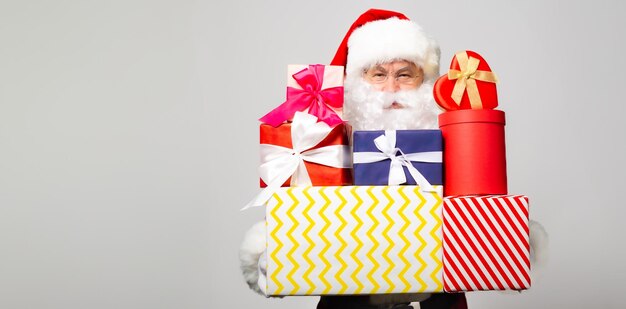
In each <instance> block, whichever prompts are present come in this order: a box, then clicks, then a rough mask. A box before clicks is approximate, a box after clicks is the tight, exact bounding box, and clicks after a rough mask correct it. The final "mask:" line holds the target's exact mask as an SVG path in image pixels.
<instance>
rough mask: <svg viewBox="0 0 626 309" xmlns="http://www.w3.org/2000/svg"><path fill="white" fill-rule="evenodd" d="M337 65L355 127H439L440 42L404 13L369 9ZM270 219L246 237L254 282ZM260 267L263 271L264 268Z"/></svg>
mask: <svg viewBox="0 0 626 309" xmlns="http://www.w3.org/2000/svg"><path fill="white" fill-rule="evenodd" d="M331 64H333V65H342V66H345V69H346V70H345V73H346V75H345V84H344V86H345V102H344V119H345V120H346V121H347V122H348V123H349V124H350V125H351V126H352V128H353V129H354V130H382V129H398V130H400V129H401V130H404V129H437V128H438V125H437V116H438V114H439V113H440V109H439V107H438V105H437V104H436V103H435V101H434V99H433V94H432V89H433V84H434V82H435V80H436V79H437V78H438V77H439V46H438V44H437V43H436V42H435V41H434V40H433V39H432V38H430V37H429V36H428V35H426V33H425V32H424V31H423V30H422V28H421V27H420V26H419V25H418V24H416V23H415V22H413V21H410V20H409V19H408V18H407V17H406V16H404V15H403V14H401V13H396V12H391V11H383V10H374V9H372V10H369V11H367V12H365V13H364V14H362V15H361V16H360V17H359V18H358V19H357V20H356V21H355V22H354V24H353V25H352V26H351V28H350V30H349V31H348V33H347V34H346V36H345V38H344V40H343V42H342V43H341V45H340V47H339V49H338V50H337V53H336V55H335V58H334V59H333V61H332V62H331ZM264 250H265V224H264V222H259V223H258V224H256V225H255V226H253V227H252V228H251V229H250V230H249V231H248V233H247V235H246V236H245V240H244V242H243V244H242V247H241V252H240V257H241V265H242V270H243V273H244V277H245V279H246V281H247V282H248V284H249V285H250V287H251V288H252V289H253V290H255V291H257V292H259V293H260V292H261V290H260V289H259V282H264V280H265V278H264V276H265V273H264V272H265V265H266V261H264V257H265V254H263V252H264ZM259 270H260V271H259ZM428 296H429V295H424V294H412V295H411V294H398V295H365V296H323V297H322V298H321V299H320V303H319V304H318V307H317V308H318V309H333V308H348V309H349V308H411V307H409V303H410V302H412V301H417V300H424V299H426V298H427V299H426V300H424V301H422V302H421V303H420V306H421V308H466V302H465V297H464V295H463V294H433V295H432V296H430V297H428Z"/></svg>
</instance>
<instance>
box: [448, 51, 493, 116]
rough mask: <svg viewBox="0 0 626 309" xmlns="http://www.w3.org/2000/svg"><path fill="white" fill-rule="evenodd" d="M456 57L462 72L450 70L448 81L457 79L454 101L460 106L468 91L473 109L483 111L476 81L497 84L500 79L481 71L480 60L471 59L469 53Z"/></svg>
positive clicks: (453, 91)
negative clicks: (479, 68) (479, 67)
mask: <svg viewBox="0 0 626 309" xmlns="http://www.w3.org/2000/svg"><path fill="white" fill-rule="evenodd" d="M455 57H456V60H457V62H458V63H459V67H460V68H461V70H460V71H458V70H453V69H450V70H449V71H448V79H449V80H455V79H456V83H455V84H454V89H453V90H452V100H454V102H456V104H457V105H459V106H460V105H461V98H462V97H463V92H465V90H466V89H467V96H468V97H469V101H470V105H471V106H472V109H482V108H483V102H482V101H481V100H480V94H479V92H478V87H477V86H476V80H480V81H483V82H490V83H497V82H498V78H497V77H496V74H494V73H493V72H489V71H479V70H478V64H479V63H480V60H478V59H476V58H474V57H469V56H468V55H467V52H464V51H462V52H458V53H456V55H455Z"/></svg>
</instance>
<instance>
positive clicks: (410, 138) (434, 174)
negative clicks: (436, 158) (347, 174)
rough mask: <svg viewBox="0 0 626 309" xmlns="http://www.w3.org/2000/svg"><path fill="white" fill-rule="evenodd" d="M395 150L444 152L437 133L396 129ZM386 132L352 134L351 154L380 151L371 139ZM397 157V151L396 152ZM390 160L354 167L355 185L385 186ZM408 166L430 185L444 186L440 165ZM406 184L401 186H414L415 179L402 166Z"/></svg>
mask: <svg viewBox="0 0 626 309" xmlns="http://www.w3.org/2000/svg"><path fill="white" fill-rule="evenodd" d="M395 132H396V145H395V147H396V148H399V149H400V150H401V151H402V152H403V153H404V154H407V155H408V154H411V153H422V152H432V151H443V142H442V137H441V131H440V130H396V131H395ZM384 134H385V131H354V135H353V141H352V144H353V146H352V147H353V148H352V150H353V153H356V152H381V151H380V150H379V149H378V148H377V147H376V144H375V143H374V139H376V138H377V137H379V136H381V135H384ZM397 156H400V152H397ZM390 163H391V159H385V160H382V161H378V162H371V163H355V164H354V184H355V185H381V186H386V185H388V182H389V170H390ZM411 164H412V165H413V166H414V167H415V168H416V169H417V170H418V171H419V172H420V173H421V174H422V175H423V176H424V177H425V178H426V180H428V182H430V184H431V185H443V181H442V179H443V164H442V163H429V162H416V161H411ZM402 169H403V170H404V175H405V177H406V180H407V181H406V182H405V183H404V185H415V184H416V182H415V179H413V177H412V176H411V175H410V174H409V171H408V169H407V167H406V166H403V167H402Z"/></svg>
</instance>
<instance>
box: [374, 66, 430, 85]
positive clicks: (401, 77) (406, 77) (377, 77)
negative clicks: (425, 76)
mask: <svg viewBox="0 0 626 309" xmlns="http://www.w3.org/2000/svg"><path fill="white" fill-rule="evenodd" d="M363 73H364V75H365V77H366V78H367V79H368V80H369V81H370V82H371V83H374V84H383V83H385V82H387V79H388V78H389V76H391V77H393V78H394V80H395V81H396V82H398V83H400V84H403V85H413V84H416V83H417V82H418V81H419V78H420V77H422V75H420V74H418V73H415V72H413V71H412V70H411V69H401V70H399V71H397V72H391V73H389V72H386V71H385V70H381V69H380V68H379V67H374V68H371V69H369V70H365V71H364V72H363Z"/></svg>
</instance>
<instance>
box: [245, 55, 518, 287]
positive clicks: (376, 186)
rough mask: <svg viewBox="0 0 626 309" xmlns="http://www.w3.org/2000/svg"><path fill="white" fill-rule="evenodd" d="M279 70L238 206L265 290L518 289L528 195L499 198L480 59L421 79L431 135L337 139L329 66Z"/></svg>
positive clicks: (502, 188)
mask: <svg viewBox="0 0 626 309" xmlns="http://www.w3.org/2000/svg"><path fill="white" fill-rule="evenodd" d="M288 71H289V74H288V86H287V100H286V102H285V103H283V104H281V105H280V106H278V107H277V108H276V109H274V110H272V111H271V112H270V113H268V114H267V115H265V116H264V117H263V118H261V121H262V122H263V123H262V124H261V136H260V140H261V145H260V148H261V166H260V168H259V170H260V175H261V187H263V188H264V189H263V190H262V191H261V193H260V194H259V195H258V196H257V197H256V198H255V199H254V200H253V201H251V202H250V204H249V205H248V207H250V206H264V207H265V209H266V223H267V256H266V259H267V276H266V282H265V283H264V286H261V288H262V289H265V294H266V295H337V294H382V293H415V292H431V293H432V292H444V291H445V292H459V291H475V290H508V289H510V290H522V289H526V288H528V287H529V286H530V277H529V269H530V262H529V240H528V199H527V198H526V197H525V196H523V195H508V193H507V185H506V162H505V144H504V113H503V112H502V111H498V110H494V108H495V107H496V106H497V96H496V89H495V82H496V80H495V75H494V74H493V73H491V69H490V68H489V66H488V65H487V63H486V62H485V61H484V59H483V58H482V57H481V56H480V55H478V54H476V53H474V52H471V51H463V52H459V53H457V54H456V55H455V57H454V58H453V60H452V64H451V65H450V70H449V72H448V74H447V75H444V76H442V77H441V78H440V79H439V80H437V82H436V83H435V90H434V95H435V98H436V100H437V102H438V104H439V105H440V106H441V107H442V108H444V109H445V110H446V111H445V112H443V113H442V114H441V115H440V116H439V126H440V130H397V131H393V130H386V131H354V132H351V129H350V128H349V127H348V125H347V124H345V123H344V122H343V120H342V119H341V108H342V105H343V74H344V73H343V72H344V70H343V67H340V66H325V65H300V66H298V65H291V66H289V68H288ZM350 136H351V137H352V138H351V139H350V138H349V137H350ZM350 144H351V145H350Z"/></svg>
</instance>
